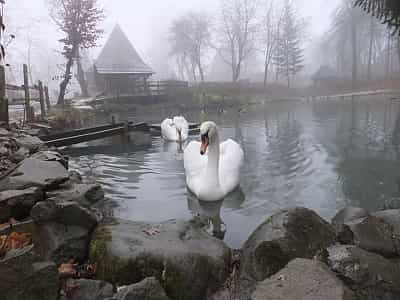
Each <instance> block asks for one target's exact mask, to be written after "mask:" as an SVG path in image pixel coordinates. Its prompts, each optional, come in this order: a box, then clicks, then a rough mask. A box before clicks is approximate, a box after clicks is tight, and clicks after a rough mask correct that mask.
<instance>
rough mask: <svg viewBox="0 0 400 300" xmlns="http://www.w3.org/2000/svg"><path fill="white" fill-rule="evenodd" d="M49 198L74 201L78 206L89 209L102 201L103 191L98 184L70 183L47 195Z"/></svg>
mask: <svg viewBox="0 0 400 300" xmlns="http://www.w3.org/2000/svg"><path fill="white" fill-rule="evenodd" d="M47 196H48V197H49V198H53V199H57V200H64V201H76V202H78V203H79V204H80V205H83V206H85V207H90V206H92V205H93V204H95V203H97V202H98V201H100V200H102V199H104V191H103V189H102V187H101V185H99V184H86V183H72V184H67V185H66V186H65V187H64V185H63V188H62V189H57V190H55V191H51V192H48V193H47Z"/></svg>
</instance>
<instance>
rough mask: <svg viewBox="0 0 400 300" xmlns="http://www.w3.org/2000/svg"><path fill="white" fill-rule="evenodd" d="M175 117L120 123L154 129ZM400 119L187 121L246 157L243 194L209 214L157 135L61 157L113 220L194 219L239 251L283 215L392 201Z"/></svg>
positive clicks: (267, 111)
mask: <svg viewBox="0 0 400 300" xmlns="http://www.w3.org/2000/svg"><path fill="white" fill-rule="evenodd" d="M174 113H176V112H173V111H164V112H154V113H151V114H147V115H140V116H136V115H135V113H130V114H129V113H127V114H125V115H121V116H120V118H121V119H129V120H136V121H147V122H160V120H161V119H162V118H164V117H167V116H169V115H173V114H174ZM399 113H400V102H396V101H393V100H389V99H374V98H369V99H366V98H363V99H354V100H353V101H352V100H345V101H343V100H339V101H333V100H330V101H318V102H305V101H304V102H300V101H299V102H289V101H282V102H273V103H268V104H266V105H258V106H249V107H247V108H245V109H244V110H243V111H242V112H238V109H233V108H232V109H227V111H219V112H214V113H206V114H205V115H204V114H200V113H199V112H198V111H192V112H185V116H186V117H187V119H188V120H190V121H193V122H196V121H203V120H206V119H209V120H214V121H216V123H217V124H218V126H219V130H220V136H221V139H225V138H233V139H235V140H236V141H238V142H239V143H240V144H241V145H242V147H243V149H244V152H245V161H244V165H243V168H242V172H241V178H240V185H241V189H240V190H237V191H236V192H235V193H233V194H232V195H230V196H229V197H227V199H225V200H224V201H223V202H219V203H214V204H202V203H199V202H198V201H197V200H196V199H195V198H194V197H192V196H190V194H189V193H188V191H187V189H186V186H185V175H184V168H183V154H182V153H181V151H179V148H178V146H177V144H175V143H167V142H164V141H163V140H162V139H161V137H160V136H159V135H151V136H150V135H144V134H134V135H133V136H132V137H131V140H130V141H129V140H127V139H126V138H113V139H112V140H109V141H102V142H101V143H98V144H97V145H92V146H91V147H82V148H79V147H78V148H77V147H75V148H73V149H70V150H68V151H67V153H68V154H70V155H72V158H71V160H70V166H71V168H72V169H78V170H79V171H80V172H83V173H84V174H85V175H88V176H89V177H91V178H93V179H95V180H97V181H98V182H99V183H101V184H102V185H103V187H104V189H105V191H106V195H107V197H108V198H110V199H112V200H113V201H115V203H116V206H115V208H114V215H115V216H117V217H121V218H126V219H130V220H134V221H154V222H159V221H164V220H168V219H173V218H183V219H191V218H193V217H194V216H197V215H200V218H199V217H198V219H201V220H203V221H204V222H208V223H209V224H210V225H209V226H208V227H209V229H210V232H212V231H213V232H214V234H215V235H216V236H218V237H220V238H222V237H223V238H224V240H225V241H226V242H227V244H228V245H230V246H232V247H240V246H241V244H242V243H243V242H244V241H245V240H246V239H247V237H248V236H249V234H250V233H251V232H252V230H254V229H255V228H256V227H257V226H258V225H259V224H260V223H261V222H263V221H264V220H265V219H266V218H267V217H268V216H269V215H271V214H273V213H274V212H276V211H278V210H279V209H282V208H286V207H291V206H305V207H308V208H311V209H314V210H315V211H316V212H318V213H319V214H320V215H321V216H323V217H324V218H326V219H330V218H331V217H332V216H333V215H334V214H335V212H336V211H337V210H338V209H340V208H342V207H344V206H346V205H353V206H361V207H365V208H367V209H369V210H375V209H377V208H378V207H379V205H380V203H381V202H382V201H383V199H386V198H391V197H396V196H398V182H399V181H400V174H399V169H400V168H399V167H400V162H399V157H400V156H399V154H400V153H399V143H400V115H399ZM190 139H198V136H196V135H194V136H191V137H190ZM211 228H213V229H214V230H211Z"/></svg>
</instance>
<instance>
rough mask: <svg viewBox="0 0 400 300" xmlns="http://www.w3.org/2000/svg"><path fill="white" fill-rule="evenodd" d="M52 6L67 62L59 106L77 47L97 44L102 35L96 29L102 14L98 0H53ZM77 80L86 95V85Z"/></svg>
mask: <svg viewBox="0 0 400 300" xmlns="http://www.w3.org/2000/svg"><path fill="white" fill-rule="evenodd" d="M51 4H52V7H51V16H52V18H53V20H54V22H55V24H56V25H57V26H58V28H59V29H60V30H61V31H62V32H63V33H64V37H63V38H62V39H61V40H60V42H61V43H62V44H64V47H63V55H64V56H65V58H66V60H67V62H66V66H65V72H64V78H63V80H62V82H61V83H60V93H59V96H58V104H64V97H65V92H66V89H67V86H68V84H69V82H70V79H71V68H72V66H73V63H74V59H77V60H78V59H79V49H80V48H83V49H88V48H92V47H95V46H96V45H97V40H98V39H99V37H100V35H101V34H102V32H103V31H102V30H101V29H99V27H98V26H99V22H100V21H101V20H102V19H103V17H104V15H103V10H102V9H99V8H98V7H97V0H52V2H51ZM83 80H84V78H83ZM79 81H80V84H81V89H82V93H83V94H85V92H87V88H85V86H86V83H85V82H83V81H82V78H80V79H79Z"/></svg>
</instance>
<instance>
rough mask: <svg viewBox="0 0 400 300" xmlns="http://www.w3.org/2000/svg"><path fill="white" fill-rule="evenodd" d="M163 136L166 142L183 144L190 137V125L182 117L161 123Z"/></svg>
mask: <svg viewBox="0 0 400 300" xmlns="http://www.w3.org/2000/svg"><path fill="white" fill-rule="evenodd" d="M161 134H162V137H163V138H164V139H165V140H168V141H175V142H183V141H185V140H186V139H187V138H188V135H189V124H188V122H187V121H186V119H185V118H184V117H182V116H177V117H174V118H173V119H165V120H164V121H163V122H162V123H161Z"/></svg>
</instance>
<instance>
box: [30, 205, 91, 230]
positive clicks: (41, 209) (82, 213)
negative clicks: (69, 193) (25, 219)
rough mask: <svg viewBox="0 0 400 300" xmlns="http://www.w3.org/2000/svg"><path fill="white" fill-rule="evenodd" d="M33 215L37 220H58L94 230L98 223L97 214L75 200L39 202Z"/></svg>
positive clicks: (34, 208) (40, 222)
mask: <svg viewBox="0 0 400 300" xmlns="http://www.w3.org/2000/svg"><path fill="white" fill-rule="evenodd" d="M31 217H32V218H33V219H34V220H35V222H37V223H39V224H44V223H46V222H50V221H52V222H57V223H60V224H64V225H68V226H69V225H75V226H80V227H84V228H86V229H88V230H89V231H92V230H93V228H94V227H95V226H96V225H97V223H98V219H99V218H98V217H97V216H96V214H95V213H94V212H93V211H92V210H90V209H88V208H85V207H82V206H80V205H79V204H78V203H77V202H75V201H62V200H56V199H47V200H46V201H41V202H38V203H37V204H36V205H35V206H34V207H33V208H32V210H31Z"/></svg>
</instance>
